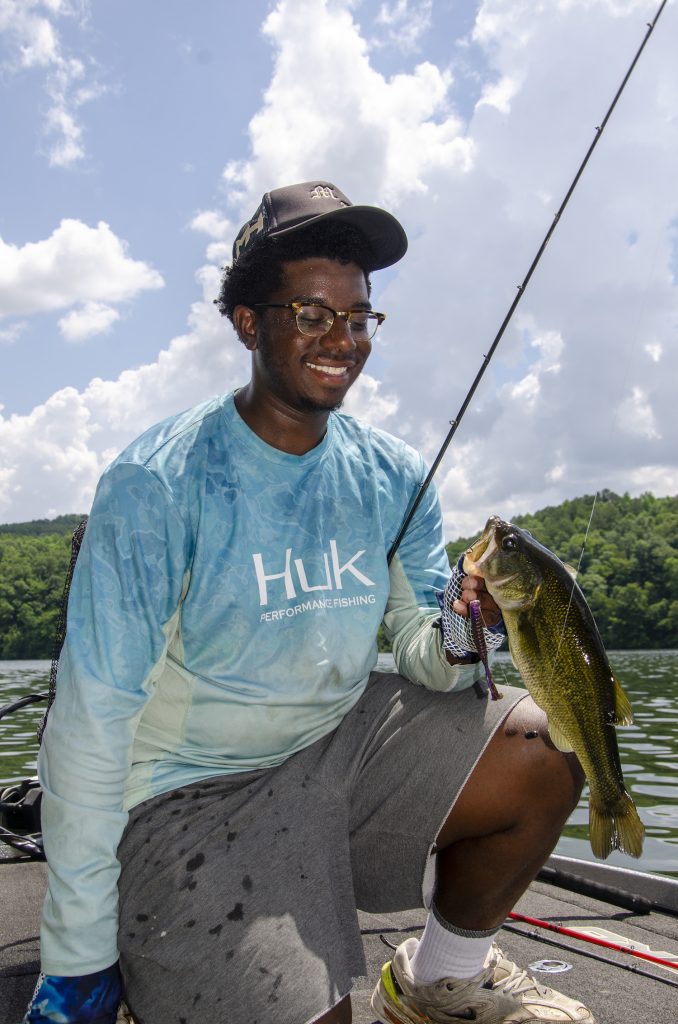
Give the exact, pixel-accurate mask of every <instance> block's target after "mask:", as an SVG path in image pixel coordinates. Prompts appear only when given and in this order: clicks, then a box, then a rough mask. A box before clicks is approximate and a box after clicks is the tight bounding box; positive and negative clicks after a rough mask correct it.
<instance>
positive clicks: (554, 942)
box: [501, 922, 678, 988]
mask: <svg viewBox="0 0 678 1024" xmlns="http://www.w3.org/2000/svg"><path fill="white" fill-rule="evenodd" d="M501 927H502V930H503V931H506V932H512V933H513V934H514V935H522V937H523V938H525V939H533V940H534V941H535V942H539V943H540V944H541V945H546V946H554V947H555V948H556V949H564V950H565V951H566V952H567V953H574V954H576V956H583V957H586V958H587V959H589V960H597V961H598V963H601V964H607V965H608V966H609V967H616V968H618V969H619V970H620V971H630V972H631V973H632V974H636V975H638V976H639V977H641V978H649V979H650V980H651V981H658V982H660V983H661V984H662V985H669V986H670V987H671V988H678V981H673V979H672V978H669V977H664V976H663V975H659V974H654V973H653V972H652V971H645V970H643V968H642V967H639V966H638V964H636V963H633V962H631V963H624V961H622V960H613V959H612V957H611V956H604V955H602V954H600V953H594V952H593V950H591V949H581V948H580V947H579V946H573V945H571V944H570V943H567V942H563V940H562V939H549V938H547V937H546V936H545V935H539V934H538V933H537V932H536V931H534V930H532V931H525V929H524V928H517V927H516V925H513V924H507V923H506V922H504V924H503V925H502V926H501ZM533 969H534V968H533Z"/></svg>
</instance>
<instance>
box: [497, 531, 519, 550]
mask: <svg viewBox="0 0 678 1024" xmlns="http://www.w3.org/2000/svg"><path fill="white" fill-rule="evenodd" d="M501 547H502V551H515V550H516V548H517V547H518V544H517V542H516V538H515V537H514V535H513V534H511V533H510V534H509V535H508V537H504V539H503V540H502V542H501Z"/></svg>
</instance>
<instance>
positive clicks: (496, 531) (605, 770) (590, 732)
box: [464, 516, 645, 859]
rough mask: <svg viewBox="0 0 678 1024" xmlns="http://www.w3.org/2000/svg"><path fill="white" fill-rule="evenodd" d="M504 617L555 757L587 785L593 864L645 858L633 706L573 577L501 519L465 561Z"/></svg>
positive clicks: (511, 645) (513, 652)
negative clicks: (634, 770) (571, 762)
mask: <svg viewBox="0 0 678 1024" xmlns="http://www.w3.org/2000/svg"><path fill="white" fill-rule="evenodd" d="M464 571H465V572H466V573H467V574H468V575H475V576H482V577H483V579H484V580H485V586H486V587H487V590H488V591H489V592H490V594H491V595H492V597H493V598H494V600H495V601H496V603H497V605H498V606H499V608H500V609H501V612H502V615H503V617H504V623H505V625H506V631H507V633H508V638H509V648H510V651H511V657H512V658H513V662H514V664H515V666H516V668H517V669H518V671H519V672H520V675H521V676H522V679H523V681H524V683H525V686H526V687H527V689H528V690H529V691H530V693H531V694H532V697H533V698H534V700H535V702H536V703H537V704H538V705H539V707H540V708H542V710H543V711H544V712H545V713H546V715H547V716H548V721H549V733H550V736H551V739H552V740H553V743H554V744H555V746H556V747H558V749H559V750H563V751H571V750H573V751H574V752H575V754H576V755H577V757H578V758H579V762H580V764H581V766H582V768H583V770H584V773H585V774H586V779H587V781H588V784H589V788H590V793H589V839H590V842H591V849H592V850H593V852H594V854H595V856H596V857H600V858H602V859H604V858H605V857H607V856H608V855H609V854H610V853H611V852H612V850H622V851H623V852H624V853H628V854H630V855H631V856H632V857H639V856H640V854H641V851H642V848H643V835H644V831H645V830H644V828H643V824H642V822H641V820H640V818H639V816H638V812H637V810H636V807H635V804H634V803H633V800H632V799H631V797H630V796H629V794H628V792H627V790H626V787H625V785H624V777H623V775H622V768H621V762H620V759H619V748H618V746H617V736H616V732H615V726H616V725H630V724H631V722H632V721H633V716H632V713H631V705H630V703H629V700H628V697H627V696H626V694H625V693H624V691H623V690H622V688H621V686H620V685H619V682H618V681H617V679H616V678H615V676H614V673H613V671H612V669H611V667H610V663H609V661H608V660H607V655H606V653H605V649H604V647H603V643H602V640H601V638H600V634H599V632H598V629H597V627H596V624H595V622H594V619H593V615H592V614H591V609H590V608H589V606H588V604H587V603H586V599H585V598H584V595H583V593H582V591H581V588H580V587H579V586H578V584H577V583H576V581H575V579H574V575H573V572H572V570H570V569H568V567H566V566H565V565H564V564H563V562H561V561H560V559H559V558H558V557H557V556H556V555H554V554H553V552H552V551H549V550H548V548H545V547H543V545H541V544H539V542H538V541H536V540H535V539H534V538H533V537H532V536H531V535H530V534H529V533H526V531H525V530H521V529H520V528H519V527H517V526H513V525H512V524H511V523H506V522H504V521H503V520H502V519H499V518H498V517H497V516H492V517H491V518H490V519H488V521H487V524H486V526H485V529H484V531H483V533H482V535H481V536H480V538H479V539H478V540H477V541H476V542H475V544H474V545H473V546H472V547H471V548H469V550H468V551H467V552H466V556H465V558H464Z"/></svg>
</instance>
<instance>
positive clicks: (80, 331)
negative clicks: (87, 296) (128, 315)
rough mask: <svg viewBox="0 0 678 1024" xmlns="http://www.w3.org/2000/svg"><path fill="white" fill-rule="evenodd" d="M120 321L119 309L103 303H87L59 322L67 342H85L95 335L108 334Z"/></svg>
mask: <svg viewBox="0 0 678 1024" xmlns="http://www.w3.org/2000/svg"><path fill="white" fill-rule="evenodd" d="M119 319H120V314H119V313H118V311H117V309H113V308H112V307H111V306H107V305H106V304H105V303H103V302H86V303H85V304H84V305H83V306H81V307H80V309H74V310H71V312H70V313H68V314H67V315H66V316H64V317H62V318H61V319H60V320H59V330H60V331H61V334H62V335H63V337H64V338H65V339H66V341H76V342H77V341H85V340H86V339H87V338H91V337H92V336H93V335H95V334H106V333H107V332H108V331H110V329H111V327H112V325H113V324H114V323H115V321H116V320H119Z"/></svg>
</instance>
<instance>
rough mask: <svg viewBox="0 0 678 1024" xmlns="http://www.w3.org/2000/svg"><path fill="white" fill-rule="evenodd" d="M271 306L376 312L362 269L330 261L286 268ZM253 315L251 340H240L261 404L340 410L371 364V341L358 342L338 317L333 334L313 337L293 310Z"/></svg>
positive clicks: (313, 410)
mask: <svg viewBox="0 0 678 1024" xmlns="http://www.w3.org/2000/svg"><path fill="white" fill-rule="evenodd" d="M267 301H268V302H271V303H287V302H295V301H297V302H304V303H315V304H318V305H323V306H329V307H330V308H331V309H337V310H352V309H371V305H370V300H369V293H368V287H367V282H366V280H365V274H364V273H363V271H362V270H361V268H360V267H359V266H358V265H357V264H355V263H339V262H337V261H336V260H331V259H324V258H317V259H315V258H314V259H304V260H294V261H291V262H288V263H286V264H285V272H284V275H283V281H282V284H281V286H280V288H279V289H278V290H277V291H275V292H274V293H273V294H272V295H269V296H268V299H267ZM240 308H241V309H242V307H240ZM252 316H253V317H254V319H251V321H250V322H251V325H252V330H251V331H250V334H249V336H248V335H246V334H245V333H244V332H243V331H242V330H241V331H240V335H241V338H242V340H243V341H244V342H245V344H246V345H247V347H248V348H249V349H250V351H251V352H252V386H253V390H254V393H255V394H256V396H257V401H258V402H259V403H260V404H261V403H262V402H270V403H273V404H274V405H276V406H277V407H278V408H281V407H286V408H287V409H289V410H290V411H291V412H292V411H295V412H297V413H299V412H300V413H316V414H317V413H321V414H323V413H325V414H326V413H329V412H330V411H331V410H332V409H337V408H338V407H339V406H340V405H341V403H342V402H343V400H344V396H345V395H346V392H347V391H348V389H349V388H350V387H351V385H352V384H353V382H354V381H355V379H356V378H357V377H358V375H359V374H360V372H361V370H362V368H363V366H364V365H365V361H366V360H367V358H368V356H369V354H370V351H371V347H372V346H371V342H370V341H369V340H367V339H364V340H362V339H361V340H358V341H356V340H355V339H354V337H353V336H352V335H351V332H350V330H349V327H348V324H347V323H346V322H345V320H344V319H342V318H341V317H336V318H335V320H334V323H333V324H332V327H331V329H330V330H329V331H328V332H327V334H325V335H323V336H322V337H320V338H311V337H308V336H306V335H304V334H301V333H300V331H299V329H298V328H297V324H296V320H295V316H294V313H293V311H292V310H291V309H257V310H256V311H255V312H254V313H253V314H252Z"/></svg>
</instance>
